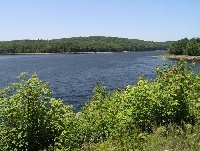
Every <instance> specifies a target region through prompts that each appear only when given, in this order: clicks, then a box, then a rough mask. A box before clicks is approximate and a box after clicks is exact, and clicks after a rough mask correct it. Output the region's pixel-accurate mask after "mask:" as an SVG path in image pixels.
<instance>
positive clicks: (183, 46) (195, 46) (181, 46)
mask: <svg viewBox="0 0 200 151" xmlns="http://www.w3.org/2000/svg"><path fill="white" fill-rule="evenodd" d="M168 52H169V53H170V54H174V55H189V56H199V55H200V38H192V39H188V38H184V39H181V40H178V41H176V42H174V43H171V45H170V46H169V48H168Z"/></svg>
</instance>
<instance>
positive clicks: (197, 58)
mask: <svg viewBox="0 0 200 151" xmlns="http://www.w3.org/2000/svg"><path fill="white" fill-rule="evenodd" d="M154 57H159V58H160V57H162V58H168V59H177V60H180V59H184V60H200V56H188V55H174V54H163V55H160V56H154Z"/></svg>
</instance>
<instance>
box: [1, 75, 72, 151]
mask: <svg viewBox="0 0 200 151" xmlns="http://www.w3.org/2000/svg"><path fill="white" fill-rule="evenodd" d="M19 78H20V79H21V81H20V82H17V83H13V85H12V86H11V87H10V88H9V87H7V88H4V89H3V90H1V93H0V135H1V137H0V142H1V143H0V145H1V150H30V151H31V150H33V151H37V150H44V149H47V150H48V149H53V148H54V147H55V145H56V143H57V142H59V141H60V139H59V137H60V135H61V134H62V132H63V131H64V125H65V124H66V123H67V122H66V121H67V120H73V117H74V114H73V112H72V108H71V107H70V106H67V105H64V104H63V103H62V101H61V100H59V99H58V100H57V99H54V98H50V95H51V91H50V88H49V87H48V84H47V83H44V82H43V81H42V80H40V79H39V78H38V77H37V75H36V74H34V75H32V77H31V78H30V79H28V80H26V74H25V73H23V74H21V76H20V77H19ZM66 137H67V136H66Z"/></svg>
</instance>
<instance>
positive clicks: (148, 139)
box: [80, 124, 200, 151]
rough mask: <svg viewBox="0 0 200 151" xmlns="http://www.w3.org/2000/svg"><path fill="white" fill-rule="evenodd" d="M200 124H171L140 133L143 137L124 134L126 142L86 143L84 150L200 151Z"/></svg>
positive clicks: (110, 140)
mask: <svg viewBox="0 0 200 151" xmlns="http://www.w3.org/2000/svg"><path fill="white" fill-rule="evenodd" d="M199 134H200V124H197V125H195V126H192V125H190V124H186V125H185V126H184V128H181V127H179V126H176V125H173V124H171V125H169V126H168V127H167V128H165V127H163V126H161V127H158V128H155V130H154V131H153V132H152V133H150V134H145V133H144V134H140V135H142V137H143V138H139V137H138V138H132V139H131V137H129V136H124V138H122V139H123V140H124V143H123V144H121V143H119V142H118V141H115V140H112V139H109V140H107V141H105V142H101V143H96V144H95V143H85V144H84V145H83V147H82V148H81V149H80V150H84V151H102V150H103V151H132V150H138V151H140V150H141V151H199V148H200V135H199Z"/></svg>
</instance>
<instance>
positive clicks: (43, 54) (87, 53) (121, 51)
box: [0, 51, 128, 55]
mask: <svg viewBox="0 0 200 151" xmlns="http://www.w3.org/2000/svg"><path fill="white" fill-rule="evenodd" d="M124 52H128V51H121V52H61V53H49V52H47V53H37V52H36V53H0V55H51V54H105V53H108V54H109V53H124Z"/></svg>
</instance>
